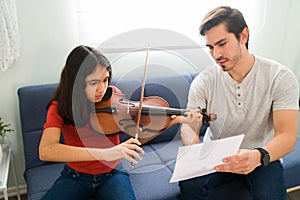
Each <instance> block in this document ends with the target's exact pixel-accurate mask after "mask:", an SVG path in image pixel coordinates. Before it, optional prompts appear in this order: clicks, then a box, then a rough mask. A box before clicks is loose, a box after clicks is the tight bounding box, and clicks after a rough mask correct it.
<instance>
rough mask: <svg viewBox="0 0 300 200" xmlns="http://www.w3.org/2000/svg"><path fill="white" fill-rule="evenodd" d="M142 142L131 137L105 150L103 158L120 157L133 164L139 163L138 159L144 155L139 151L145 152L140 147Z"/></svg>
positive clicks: (110, 159)
mask: <svg viewBox="0 0 300 200" xmlns="http://www.w3.org/2000/svg"><path fill="white" fill-rule="evenodd" d="M139 145H141V143H140V142H139V141H138V140H136V139H134V138H130V139H128V140H126V141H125V142H123V143H121V144H119V145H117V146H114V147H111V148H107V149H102V150H103V155H102V156H101V157H102V160H106V161H113V160H117V159H120V158H125V159H126V160H128V161H129V162H131V163H133V164H137V161H136V159H139V160H142V157H141V156H140V155H139V154H138V152H140V153H142V154H144V153H145V152H144V150H143V149H142V148H141V147H139Z"/></svg>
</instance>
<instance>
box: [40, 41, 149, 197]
mask: <svg viewBox="0 0 300 200" xmlns="http://www.w3.org/2000/svg"><path fill="white" fill-rule="evenodd" d="M111 75H112V71H111V66H110V63H109V61H108V60H107V59H106V58H105V57H104V56H103V55H102V54H101V53H99V52H98V51H97V50H95V49H92V48H91V47H88V46H78V47H76V48H75V49H73V50H72V52H71V53H70V54H69V56H68V58H67V60H66V64H65V67H64V69H63V71H62V74H61V80H60V83H59V86H58V88H57V90H56V92H55V95H54V97H53V99H52V100H51V101H50V102H49V105H48V113H47V120H46V123H45V124H44V132H43V135H42V139H41V142H40V147H39V154H40V159H41V160H45V161H55V162H65V163H66V165H65V167H64V169H63V171H62V172H61V176H60V177H59V178H58V179H57V180H56V182H55V183H54V185H53V186H52V188H51V189H50V190H49V191H48V192H47V193H46V195H45V196H44V198H43V199H51V200H53V199H67V200H69V199H72V200H74V199H85V198H87V197H89V196H94V197H95V198H96V199H116V200H119V199H130V200H131V199H135V196H134V192H133V189H132V186H131V183H130V180H129V177H128V173H127V172H126V171H125V170H124V169H123V167H122V164H121V163H120V159H121V158H125V159H127V160H128V161H129V162H132V163H134V164H136V163H137V161H136V159H139V160H141V159H142V158H141V156H140V155H139V154H138V153H144V151H143V150H142V148H140V147H139V145H140V144H141V143H140V142H139V141H138V140H135V139H133V138H131V139H129V140H127V141H125V142H123V143H121V144H120V139H119V136H118V135H117V134H116V135H113V136H106V135H102V134H99V133H96V132H95V131H94V130H93V129H92V128H91V125H90V123H89V116H90V112H91V110H92V109H93V105H94V103H96V102H100V101H101V100H103V99H106V98H108V97H107V95H105V94H106V91H107V89H108V88H109V89H112V90H113V91H114V92H119V91H118V89H117V88H114V87H112V88H111V87H109V84H110V80H111ZM61 134H62V136H63V139H64V142H63V143H60V138H61Z"/></svg>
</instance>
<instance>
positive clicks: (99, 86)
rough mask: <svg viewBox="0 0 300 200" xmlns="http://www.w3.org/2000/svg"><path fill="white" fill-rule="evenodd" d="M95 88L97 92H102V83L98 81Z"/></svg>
mask: <svg viewBox="0 0 300 200" xmlns="http://www.w3.org/2000/svg"><path fill="white" fill-rule="evenodd" d="M96 90H97V92H103V91H104V85H103V84H101V83H98V85H97V88H96Z"/></svg>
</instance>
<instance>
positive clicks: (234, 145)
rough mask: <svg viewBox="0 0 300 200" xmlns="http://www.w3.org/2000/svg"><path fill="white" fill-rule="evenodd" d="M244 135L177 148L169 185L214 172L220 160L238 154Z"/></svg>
mask: <svg viewBox="0 0 300 200" xmlns="http://www.w3.org/2000/svg"><path fill="white" fill-rule="evenodd" d="M244 136H245V135H244V134H242V135H238V136H232V137H227V138H223V139H219V140H213V141H206V142H205V143H200V144H194V145H190V146H182V147H179V148H178V154H177V159H176V165H175V169H174V172H173V176H172V178H171V180H170V183H172V182H176V181H181V180H186V179H190V178H194V177H198V176H203V175H206V174H210V173H213V172H215V170H214V167H215V166H216V165H219V164H222V163H223V162H222V159H223V158H225V157H228V156H231V155H234V154H236V153H237V152H238V150H239V147H240V145H241V143H242V141H243V139H244Z"/></svg>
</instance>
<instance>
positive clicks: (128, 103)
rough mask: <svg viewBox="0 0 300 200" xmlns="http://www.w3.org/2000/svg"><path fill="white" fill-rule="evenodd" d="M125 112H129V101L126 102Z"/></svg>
mask: <svg viewBox="0 0 300 200" xmlns="http://www.w3.org/2000/svg"><path fill="white" fill-rule="evenodd" d="M127 114H129V101H128V102H127Z"/></svg>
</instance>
